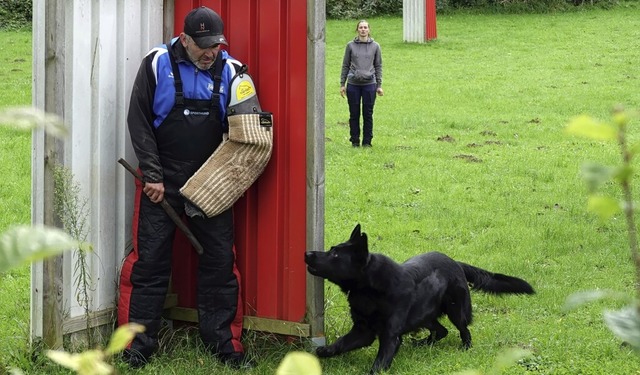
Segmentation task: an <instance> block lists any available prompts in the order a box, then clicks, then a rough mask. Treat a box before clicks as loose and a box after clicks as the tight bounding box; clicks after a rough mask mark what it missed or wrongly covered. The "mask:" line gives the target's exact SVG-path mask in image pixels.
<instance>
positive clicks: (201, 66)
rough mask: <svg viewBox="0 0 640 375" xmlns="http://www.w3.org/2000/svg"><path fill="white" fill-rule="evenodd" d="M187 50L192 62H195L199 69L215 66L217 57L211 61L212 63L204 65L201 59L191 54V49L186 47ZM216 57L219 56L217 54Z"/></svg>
mask: <svg viewBox="0 0 640 375" xmlns="http://www.w3.org/2000/svg"><path fill="white" fill-rule="evenodd" d="M186 51H187V57H189V60H191V62H192V63H193V65H195V66H196V68H198V69H200V70H209V69H210V68H211V67H212V66H213V63H214V62H215V61H216V59H215V58H214V59H213V60H212V61H211V63H210V64H206V65H203V64H202V63H201V62H200V61H199V60H197V59H195V58H194V57H193V55H192V54H191V52H190V51H189V49H186ZM216 58H217V56H216Z"/></svg>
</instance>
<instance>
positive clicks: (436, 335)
mask: <svg viewBox="0 0 640 375" xmlns="http://www.w3.org/2000/svg"><path fill="white" fill-rule="evenodd" d="M425 328H427V329H428V330H429V337H427V338H426V339H421V340H416V341H414V342H413V344H414V345H416V346H422V345H433V344H435V343H436V342H438V341H440V340H442V339H443V338H445V337H447V335H448V334H449V331H448V330H447V329H446V328H445V327H444V326H443V325H442V324H440V322H439V321H437V320H435V321H434V322H431V323H429V324H427V325H425Z"/></svg>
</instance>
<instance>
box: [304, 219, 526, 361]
mask: <svg viewBox="0 0 640 375" xmlns="http://www.w3.org/2000/svg"><path fill="white" fill-rule="evenodd" d="M305 262H306V264H307V270H308V271H309V273H311V274H312V275H315V276H319V277H322V278H325V279H327V280H329V281H331V282H332V283H334V284H336V285H338V286H339V287H340V288H341V289H342V291H343V292H344V293H346V294H347V299H348V301H349V307H350V309H351V319H352V320H353V327H352V328H351V330H350V331H349V332H348V333H347V334H346V335H344V336H342V337H340V338H339V339H338V340H337V341H336V342H334V343H333V344H331V345H327V346H322V347H319V348H318V349H317V350H316V354H317V355H318V356H319V357H331V356H334V355H338V354H342V353H345V352H348V351H350V350H354V349H358V348H362V347H365V346H369V345H371V344H372V343H373V341H374V340H375V339H376V337H377V338H378V340H379V342H380V347H379V349H378V355H377V356H376V360H375V362H374V363H373V367H372V368H371V371H370V373H371V374H375V373H377V372H378V371H380V370H387V369H389V367H390V366H391V361H392V360H393V357H394V356H395V355H396V353H397V351H398V349H399V348H400V344H401V342H402V335H404V334H405V333H410V332H416V331H419V330H421V329H424V328H426V329H428V330H429V331H430V335H429V337H427V338H426V339H423V340H419V341H418V342H417V343H418V344H433V343H435V342H436V341H438V340H441V339H442V338H444V337H445V336H446V335H447V333H448V331H447V329H446V328H445V327H444V326H442V324H440V323H439V322H438V318H439V317H441V316H442V315H445V314H446V315H447V316H448V317H449V320H450V321H451V322H452V323H453V324H454V325H455V327H456V328H457V329H458V331H460V338H461V339H462V345H463V347H464V348H465V349H466V348H469V347H471V333H470V332H469V329H467V326H468V325H469V324H471V297H470V294H469V284H471V287H472V289H478V290H482V291H484V292H488V293H493V294H503V293H513V294H533V293H535V292H534V290H533V288H532V287H531V285H529V283H527V282H526V281H524V280H522V279H519V278H516V277H511V276H506V275H501V274H498V273H492V272H489V271H485V270H482V269H480V268H477V267H474V266H470V265H468V264H465V263H461V262H456V261H455V260H453V259H451V258H449V257H448V256H446V255H444V254H442V253H438V252H430V253H426V254H422V255H418V256H415V257H413V258H410V259H409V260H407V261H406V262H404V263H403V264H398V263H396V262H395V261H393V260H392V259H390V258H389V257H387V256H384V255H382V254H374V253H369V249H368V245H367V235H366V233H362V234H361V233H360V224H358V225H356V227H355V228H354V229H353V232H352V233H351V238H350V239H349V240H348V241H347V242H343V243H341V244H339V245H336V246H333V247H332V248H331V249H330V250H329V251H327V252H322V251H308V252H306V253H305Z"/></svg>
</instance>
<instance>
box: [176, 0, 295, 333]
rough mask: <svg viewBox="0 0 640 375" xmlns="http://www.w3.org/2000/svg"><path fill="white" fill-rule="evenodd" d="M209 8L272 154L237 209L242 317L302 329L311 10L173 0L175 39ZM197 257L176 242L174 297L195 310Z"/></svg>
mask: <svg viewBox="0 0 640 375" xmlns="http://www.w3.org/2000/svg"><path fill="white" fill-rule="evenodd" d="M200 5H205V6H208V7H210V8H212V9H213V10H215V11H216V12H218V13H219V14H220V15H221V16H222V19H223V20H224V21H225V36H226V37H227V39H228V40H229V46H228V47H227V50H228V51H229V53H230V54H231V55H232V56H233V57H235V58H237V59H238V60H240V61H242V62H243V63H245V64H247V65H248V66H249V73H250V74H251V77H252V78H253V80H254V82H255V84H256V89H257V91H258V97H259V99H260V104H261V106H262V108H263V110H266V111H270V112H273V117H274V128H273V131H274V147H273V155H272V157H271V160H270V162H269V164H268V166H267V168H266V170H265V171H264V173H263V174H262V176H260V178H259V179H258V180H257V181H256V183H255V184H254V185H253V186H252V187H251V188H250V189H249V191H247V193H246V194H245V195H244V196H243V197H242V198H241V199H240V200H239V201H238V202H237V203H236V204H235V206H234V214H235V222H236V254H237V258H238V268H239V269H240V272H241V274H242V294H243V298H244V301H245V315H251V316H258V317H264V318H272V319H280V320H286V321H293V322H301V321H303V319H304V315H305V312H306V269H305V266H304V260H303V253H304V250H305V247H306V117H307V112H306V111H307V109H306V106H307V96H306V82H307V40H306V31H307V24H306V22H307V8H306V1H301V0H202V1H191V0H189V1H184V0H183V1H180V0H176V1H175V15H174V22H175V25H176V33H175V34H178V33H179V32H180V31H181V30H182V25H183V22H184V16H185V15H186V14H187V13H188V12H189V11H190V10H191V9H193V8H194V7H197V6H200ZM196 267H197V255H196V254H195V252H194V251H193V250H192V249H191V245H190V244H189V242H188V240H186V238H185V237H184V236H182V235H178V236H176V241H175V243H174V265H173V285H172V287H173V292H175V293H178V296H179V298H178V300H179V302H178V303H179V305H180V306H182V307H194V306H195V303H196V301H195V275H196V272H195V270H196Z"/></svg>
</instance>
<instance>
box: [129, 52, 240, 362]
mask: <svg viewBox="0 0 640 375" xmlns="http://www.w3.org/2000/svg"><path fill="white" fill-rule="evenodd" d="M167 49H168V51H169V58H170V60H171V65H172V68H173V75H174V82H175V90H176V102H175V105H174V107H173V109H172V110H171V112H170V113H169V115H168V116H167V117H166V119H165V120H164V121H163V122H162V124H161V125H160V126H159V127H158V128H157V130H156V131H155V136H156V141H157V145H158V152H159V154H160V160H161V164H162V167H163V174H164V180H163V182H164V187H165V199H166V200H167V201H168V202H169V203H170V204H171V206H173V208H174V209H175V210H176V212H177V213H178V214H179V215H181V214H182V213H184V203H185V200H184V198H183V197H182V196H181V195H180V193H179V189H180V187H181V186H182V185H184V183H185V182H186V181H187V180H188V179H189V177H191V176H192V175H193V174H194V173H195V172H196V171H197V170H198V168H199V167H200V166H201V165H202V164H203V163H204V162H205V161H206V160H207V158H208V157H209V156H210V155H211V154H212V153H213V152H214V150H215V149H216V148H217V147H218V145H219V144H220V142H221V141H222V133H223V127H222V121H221V120H220V97H219V88H220V82H221V74H222V69H223V67H224V61H222V58H221V55H218V57H217V58H216V61H215V63H214V66H213V67H212V68H211V69H210V70H209V71H208V72H207V71H201V70H198V71H196V73H195V74H212V76H213V77H214V79H213V80H214V87H213V91H212V97H211V100H195V99H189V98H185V97H184V93H183V90H182V80H181V76H180V70H179V69H178V64H177V63H176V61H175V60H176V57H175V54H174V52H172V47H171V46H170V45H167ZM193 69H197V68H196V67H195V66H194V67H193ZM135 200H136V202H135V204H136V210H134V218H133V220H134V223H133V226H134V228H133V251H132V252H131V253H130V254H129V255H128V256H127V258H126V259H125V263H124V265H123V268H122V272H121V280H120V282H121V285H120V291H121V295H120V300H119V307H118V308H119V312H118V316H119V324H120V325H121V324H124V323H128V322H136V323H140V324H143V325H145V326H146V331H145V333H143V334H139V335H137V336H136V338H135V339H134V340H133V342H132V343H131V345H130V347H129V348H128V351H129V352H131V353H138V354H139V355H141V356H142V357H143V358H144V359H148V358H149V356H150V355H151V354H152V353H153V352H154V351H155V349H156V348H157V345H158V331H159V330H160V322H161V314H162V310H163V305H164V301H165V298H166V294H167V289H168V285H169V278H170V274H171V256H172V245H173V238H174V233H175V229H176V226H175V224H174V222H173V221H172V220H171V219H170V218H169V217H168V215H167V214H166V213H165V211H164V210H163V209H162V207H161V206H160V205H159V204H155V203H152V202H151V201H150V199H149V198H148V197H147V196H146V194H144V193H143V192H142V185H141V184H140V183H137V187H136V197H135ZM187 221H188V225H189V228H190V229H191V231H192V232H193V234H194V235H195V236H196V238H197V239H198V241H199V242H200V243H201V244H202V246H203V248H204V254H203V255H201V256H200V257H199V259H198V277H197V280H198V283H197V284H198V285H197V296H198V306H197V308H198V319H199V328H200V334H201V336H202V340H203V342H204V343H205V345H207V347H208V348H209V349H210V350H211V351H212V352H213V353H214V354H228V353H233V352H242V351H243V349H242V345H241V344H240V341H239V339H240V333H241V322H242V311H241V304H240V303H239V277H238V274H237V269H236V267H235V256H234V252H233V215H232V210H231V209H229V210H227V211H225V212H223V213H221V214H220V215H217V216H215V217H212V218H205V217H187ZM123 320H124V321H123Z"/></svg>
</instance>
